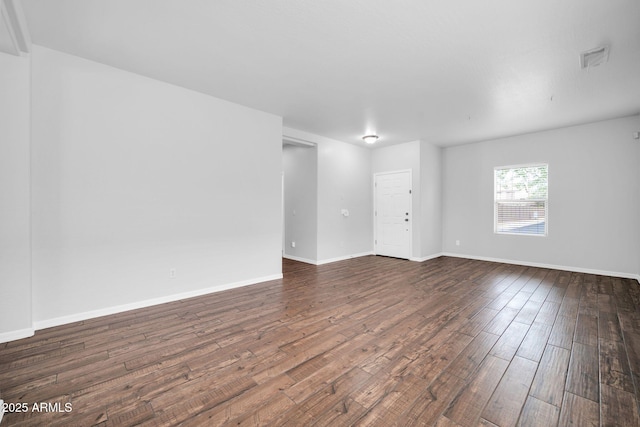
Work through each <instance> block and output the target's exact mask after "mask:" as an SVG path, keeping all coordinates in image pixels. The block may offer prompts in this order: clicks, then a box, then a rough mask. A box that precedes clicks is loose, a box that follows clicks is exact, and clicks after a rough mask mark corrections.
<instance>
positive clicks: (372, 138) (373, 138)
mask: <svg viewBox="0 0 640 427" xmlns="http://www.w3.org/2000/svg"><path fill="white" fill-rule="evenodd" d="M362 139H363V140H364V142H366V143H367V144H373V143H374V142H376V141H377V140H378V135H365V136H363V137H362Z"/></svg>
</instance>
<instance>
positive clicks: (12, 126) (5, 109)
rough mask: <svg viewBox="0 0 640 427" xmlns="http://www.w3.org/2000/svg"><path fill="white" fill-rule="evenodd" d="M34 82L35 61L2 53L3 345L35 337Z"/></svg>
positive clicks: (0, 300)
mask: <svg viewBox="0 0 640 427" xmlns="http://www.w3.org/2000/svg"><path fill="white" fill-rule="evenodd" d="M29 79H30V58H28V57H18V56H11V55H7V54H4V53H0V148H1V153H2V154H1V155H0V342H5V341H10V340H12V339H18V338H23V337H26V336H29V335H31V334H32V333H33V330H32V324H31V248H30V220H29V217H30V213H29V210H30V200H29V199H30V196H29V194H30V192H29V187H30V178H29V150H30V147H29V126H30V123H29V103H30V88H29Z"/></svg>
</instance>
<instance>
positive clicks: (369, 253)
mask: <svg viewBox="0 0 640 427" xmlns="http://www.w3.org/2000/svg"><path fill="white" fill-rule="evenodd" d="M367 255H375V254H374V253H373V252H362V253H359V254H351V255H345V256H341V257H337V258H329V259H322V260H319V261H314V260H312V259H307V258H300V257H297V256H293V255H287V254H284V255H282V258H286V259H290V260H293V261H300V262H304V263H306V264H312V265H324V264H330V263H332V262H338V261H344V260H347V259H352V258H359V257H363V256H367Z"/></svg>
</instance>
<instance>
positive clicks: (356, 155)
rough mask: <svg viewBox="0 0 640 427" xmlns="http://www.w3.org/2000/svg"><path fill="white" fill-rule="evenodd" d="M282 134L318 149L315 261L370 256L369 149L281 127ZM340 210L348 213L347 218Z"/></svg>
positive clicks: (370, 194) (370, 192)
mask: <svg viewBox="0 0 640 427" xmlns="http://www.w3.org/2000/svg"><path fill="white" fill-rule="evenodd" d="M283 134H284V135H285V136H286V137H291V138H294V139H298V140H302V141H306V142H310V143H313V144H316V146H317V148H316V150H317V189H318V190H317V191H318V192H317V207H318V210H317V212H318V214H317V225H316V227H317V233H318V234H317V239H318V243H317V259H316V260H315V262H316V263H318V264H323V263H326V262H331V261H337V260H340V259H346V258H351V257H355V256H361V255H365V254H371V253H373V217H372V213H373V187H372V182H371V150H368V149H366V148H363V147H358V146H356V145H353V144H347V143H344V142H341V141H336V140H334V139H330V138H326V137H323V136H320V135H315V134H312V133H309V132H304V131H300V130H297V129H292V128H283ZM285 191H286V189H285ZM285 197H286V196H285ZM342 209H348V210H349V216H348V217H345V216H343V215H342V214H341V211H342Z"/></svg>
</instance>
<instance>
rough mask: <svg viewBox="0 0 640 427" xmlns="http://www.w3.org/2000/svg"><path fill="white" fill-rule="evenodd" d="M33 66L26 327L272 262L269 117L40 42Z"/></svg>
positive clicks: (274, 230)
mask: <svg viewBox="0 0 640 427" xmlns="http://www.w3.org/2000/svg"><path fill="white" fill-rule="evenodd" d="M32 67H33V83H32V91H33V116H32V121H33V128H32V132H33V133H32V144H33V152H32V170H33V205H32V208H33V291H34V319H35V321H36V326H37V327H44V326H49V325H52V324H58V323H63V322H68V321H72V320H76V319H80V318H83V317H89V316H92V315H96V314H104V313H107V312H113V311H118V310H121V309H127V308H133V307H135V306H138V305H146V304H148V303H154V302H160V301H162V300H165V299H171V298H173V297H175V296H176V295H178V296H181V295H195V294H198V293H203V292H208V291H212V290H215V289H223V288H225V287H228V286H233V285H237V284H246V283H252V282H255V281H260V280H264V279H270V278H275V277H280V276H281V258H280V257H281V242H282V240H281V235H282V234H281V227H282V225H281V221H282V217H281V206H282V204H281V166H282V148H281V138H282V122H281V118H280V117H276V116H273V115H270V114H266V113H262V112H259V111H256V110H252V109H249V108H246V107H243V106H240V105H236V104H232V103H229V102H226V101H222V100H219V99H215V98H212V97H209V96H206V95H203V94H199V93H196V92H192V91H189V90H186V89H183V88H180V87H176V86H172V85H169V84H165V83H162V82H159V81H155V80H152V79H149V78H145V77H142V76H139V75H135V74H131V73H127V72H124V71H121V70H118V69H115V68H110V67H107V66H104V65H101V64H98V63H94V62H91V61H87V60H84V59H80V58H77V57H74V56H70V55H66V54H63V53H60V52H56V51H53V50H50V49H46V48H42V47H39V46H34V48H33V54H32ZM172 268H174V269H175V270H176V277H175V278H170V274H169V272H170V269H172Z"/></svg>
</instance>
